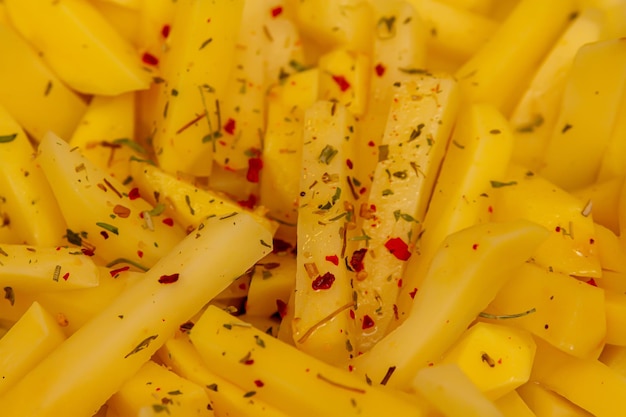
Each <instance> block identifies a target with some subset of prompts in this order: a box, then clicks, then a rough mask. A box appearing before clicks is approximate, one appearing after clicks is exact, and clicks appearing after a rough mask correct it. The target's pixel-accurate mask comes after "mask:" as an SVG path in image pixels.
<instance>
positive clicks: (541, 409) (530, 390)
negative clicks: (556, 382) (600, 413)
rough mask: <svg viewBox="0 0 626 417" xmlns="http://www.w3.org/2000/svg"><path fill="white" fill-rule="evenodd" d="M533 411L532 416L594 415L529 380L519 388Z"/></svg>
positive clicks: (574, 416) (579, 416)
mask: <svg viewBox="0 0 626 417" xmlns="http://www.w3.org/2000/svg"><path fill="white" fill-rule="evenodd" d="M517 391H518V392H519V394H520V397H521V398H522V400H523V401H524V402H525V403H526V404H528V407H529V408H530V409H531V411H532V412H533V414H532V417H535V416H537V417H542V416H546V417H547V416H571V417H594V416H593V415H591V414H589V413H588V412H587V411H585V410H583V409H582V408H580V407H579V406H577V405H576V404H574V403H572V402H571V401H569V400H567V399H565V398H563V397H562V396H561V395H559V394H557V393H556V392H554V391H551V390H549V389H547V388H545V387H543V386H542V385H540V384H538V383H536V382H529V383H527V384H524V385H522V386H521V387H519V388H518V390H517Z"/></svg>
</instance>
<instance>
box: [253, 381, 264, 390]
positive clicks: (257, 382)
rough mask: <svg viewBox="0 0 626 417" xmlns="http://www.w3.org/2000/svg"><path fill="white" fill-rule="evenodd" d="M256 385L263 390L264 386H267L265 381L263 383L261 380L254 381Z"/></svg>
mask: <svg viewBox="0 0 626 417" xmlns="http://www.w3.org/2000/svg"><path fill="white" fill-rule="evenodd" d="M254 385H256V386H257V387H258V388H261V387H262V386H264V385H265V383H264V382H263V381H261V380H260V379H255V380H254Z"/></svg>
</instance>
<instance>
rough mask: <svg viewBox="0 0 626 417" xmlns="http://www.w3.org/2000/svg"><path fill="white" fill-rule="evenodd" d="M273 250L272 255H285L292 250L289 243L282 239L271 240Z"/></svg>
mask: <svg viewBox="0 0 626 417" xmlns="http://www.w3.org/2000/svg"><path fill="white" fill-rule="evenodd" d="M272 243H273V245H272V246H273V247H274V249H273V250H272V253H285V252H288V251H290V250H291V249H292V247H293V246H292V245H291V243H289V242H286V241H284V240H282V239H273V241H272Z"/></svg>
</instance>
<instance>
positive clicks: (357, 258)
mask: <svg viewBox="0 0 626 417" xmlns="http://www.w3.org/2000/svg"><path fill="white" fill-rule="evenodd" d="M366 253H367V248H362V249H358V250H355V251H354V252H353V253H352V256H351V257H350V266H351V267H352V269H354V271H355V272H361V271H362V270H363V269H364V268H365V266H364V265H363V258H365V254H366Z"/></svg>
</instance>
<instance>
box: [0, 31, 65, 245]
mask: <svg viewBox="0 0 626 417" xmlns="http://www.w3.org/2000/svg"><path fill="white" fill-rule="evenodd" d="M1 32H2V27H0V33H1ZM34 152H35V151H34V149H33V147H32V145H31V144H30V142H29V141H28V137H27V136H26V134H25V133H24V131H23V130H22V128H21V127H20V125H19V124H18V123H17V122H16V121H15V120H14V119H13V118H12V117H11V116H10V115H9V113H7V111H6V110H5V109H4V108H3V107H2V105H0V196H1V198H0V200H2V211H3V212H4V215H3V220H2V223H3V224H6V225H8V226H10V228H11V230H12V231H13V233H14V234H15V241H16V243H26V244H30V245H37V246H56V245H58V244H60V243H62V242H63V234H64V232H65V224H64V223H65V222H64V220H63V217H62V215H61V210H59V206H58V205H57V202H56V200H55V198H54V194H53V193H52V189H51V188H50V185H49V184H48V181H46V178H45V175H44V173H43V171H42V170H41V167H39V166H38V164H37V163H36V162H35V160H34Z"/></svg>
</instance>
